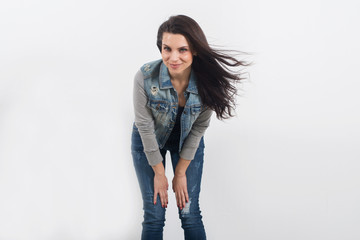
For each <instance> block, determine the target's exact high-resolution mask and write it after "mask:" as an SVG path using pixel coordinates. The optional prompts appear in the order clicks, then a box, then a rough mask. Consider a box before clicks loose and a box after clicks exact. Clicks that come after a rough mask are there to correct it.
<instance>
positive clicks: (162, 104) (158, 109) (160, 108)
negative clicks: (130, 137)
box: [147, 99, 170, 123]
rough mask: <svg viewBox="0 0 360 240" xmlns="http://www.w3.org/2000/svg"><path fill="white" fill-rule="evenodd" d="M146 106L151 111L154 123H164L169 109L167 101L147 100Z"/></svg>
mask: <svg viewBox="0 0 360 240" xmlns="http://www.w3.org/2000/svg"><path fill="white" fill-rule="evenodd" d="M147 106H148V107H149V108H150V109H151V112H152V113H153V116H154V119H155V121H156V122H158V121H161V122H163V123H164V122H165V120H166V117H167V115H168V112H169V109H170V103H169V102H168V101H165V100H155V99H149V101H148V104H147Z"/></svg>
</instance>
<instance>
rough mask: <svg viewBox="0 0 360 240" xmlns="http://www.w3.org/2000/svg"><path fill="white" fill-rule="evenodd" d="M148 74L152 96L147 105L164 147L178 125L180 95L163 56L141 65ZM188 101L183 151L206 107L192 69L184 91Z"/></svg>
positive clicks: (183, 119) (148, 90)
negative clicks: (196, 121) (199, 93)
mask: <svg viewBox="0 0 360 240" xmlns="http://www.w3.org/2000/svg"><path fill="white" fill-rule="evenodd" d="M141 72H142V74H143V76H144V89H145V92H146V94H147V96H148V103H147V107H148V108H149V109H150V110H151V112H152V114H153V116H154V121H155V135H156V140H157V142H158V144H159V147H160V148H163V147H164V145H165V143H166V141H167V139H168V138H169V136H170V133H171V131H172V129H173V128H174V125H175V121H176V115H177V112H178V95H177V92H176V90H175V88H174V87H173V85H172V83H171V80H170V75H169V72H168V68H167V67H166V65H165V64H164V63H163V62H162V60H161V59H160V60H156V61H153V62H150V63H147V64H144V65H143V66H142V67H141ZM184 96H185V99H186V104H185V107H184V111H183V113H182V114H181V120H180V126H181V133H180V142H179V152H180V151H181V148H182V146H183V143H184V141H185V139H186V137H187V136H188V135H189V133H190V130H191V127H192V125H193V123H194V122H195V120H196V119H197V118H198V116H199V115H200V113H201V111H202V110H203V106H202V104H201V99H200V96H199V95H198V90H197V87H196V75H195V73H194V72H193V70H192V71H191V74H190V79H189V85H188V87H187V89H186V90H185V92H184Z"/></svg>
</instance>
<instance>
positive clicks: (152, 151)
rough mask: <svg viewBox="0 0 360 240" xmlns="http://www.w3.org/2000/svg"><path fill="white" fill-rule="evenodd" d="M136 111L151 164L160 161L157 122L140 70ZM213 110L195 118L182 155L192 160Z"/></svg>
mask: <svg viewBox="0 0 360 240" xmlns="http://www.w3.org/2000/svg"><path fill="white" fill-rule="evenodd" d="M133 100H134V111H135V125H136V127H137V128H138V130H139V133H140V137H141V140H142V143H143V146H144V152H145V155H146V157H147V160H148V162H149V164H150V165H151V166H154V165H156V164H158V163H160V162H161V161H162V160H163V158H162V156H161V154H160V149H159V145H158V143H157V140H156V136H155V123H154V117H153V115H152V112H151V110H150V109H149V108H148V107H147V102H148V97H147V94H146V92H145V90H144V76H143V74H142V72H141V70H139V71H138V72H137V73H136V75H135V79H134V92H133ZM212 112H213V111H212V110H210V109H206V110H203V111H202V112H201V113H200V115H199V117H198V118H197V119H196V120H195V122H194V124H193V126H192V128H191V131H190V133H189V135H188V136H187V138H186V140H185V142H184V145H183V147H182V149H181V152H180V157H181V158H183V159H187V160H192V159H193V158H194V156H195V153H196V150H197V148H198V146H199V143H200V140H201V137H202V136H203V135H204V133H205V131H206V129H207V128H208V126H209V123H210V119H211V115H212Z"/></svg>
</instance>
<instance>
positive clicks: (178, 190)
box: [172, 173, 189, 210]
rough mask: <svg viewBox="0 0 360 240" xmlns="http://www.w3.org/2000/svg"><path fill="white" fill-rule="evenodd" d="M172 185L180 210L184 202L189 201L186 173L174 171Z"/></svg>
mask: <svg viewBox="0 0 360 240" xmlns="http://www.w3.org/2000/svg"><path fill="white" fill-rule="evenodd" d="M172 187H173V191H174V192H175V197H176V204H177V206H178V207H179V208H180V210H182V209H183V208H184V207H185V203H187V202H189V195H188V191H187V182H186V174H185V173H184V174H176V173H175V175H174V178H173V181H172Z"/></svg>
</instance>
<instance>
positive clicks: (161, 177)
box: [152, 162, 169, 208]
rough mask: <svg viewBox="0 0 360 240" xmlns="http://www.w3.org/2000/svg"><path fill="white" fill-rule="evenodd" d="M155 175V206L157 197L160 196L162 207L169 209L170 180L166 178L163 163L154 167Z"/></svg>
mask: <svg viewBox="0 0 360 240" xmlns="http://www.w3.org/2000/svg"><path fill="white" fill-rule="evenodd" d="M152 168H153V170H154V173H155V176H154V204H156V199H157V195H158V194H159V197H160V202H161V206H162V207H165V208H166V207H167V204H168V194H167V190H168V189H169V184H168V180H167V178H166V176H165V168H164V165H163V164H162V162H160V163H158V164H156V165H155V166H153V167H152Z"/></svg>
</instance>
